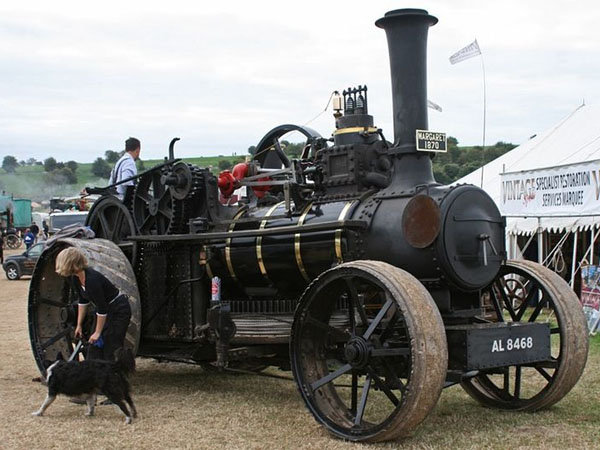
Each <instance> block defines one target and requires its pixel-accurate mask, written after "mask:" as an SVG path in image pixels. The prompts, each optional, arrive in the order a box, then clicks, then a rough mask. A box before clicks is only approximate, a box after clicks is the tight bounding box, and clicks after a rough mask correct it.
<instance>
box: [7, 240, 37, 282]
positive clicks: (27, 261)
mask: <svg viewBox="0 0 600 450" xmlns="http://www.w3.org/2000/svg"><path fill="white" fill-rule="evenodd" d="M44 247H45V243H43V242H41V243H39V244H35V245H34V246H32V247H31V248H30V249H29V250H27V251H26V252H23V253H22V254H20V255H12V256H7V257H6V258H4V264H3V265H2V268H3V269H4V272H5V273H6V278H8V279H9V280H18V279H19V278H21V277H22V276H23V275H31V274H32V273H33V268H34V267H35V263H37V260H38V258H39V257H40V255H41V254H42V252H43V251H44Z"/></svg>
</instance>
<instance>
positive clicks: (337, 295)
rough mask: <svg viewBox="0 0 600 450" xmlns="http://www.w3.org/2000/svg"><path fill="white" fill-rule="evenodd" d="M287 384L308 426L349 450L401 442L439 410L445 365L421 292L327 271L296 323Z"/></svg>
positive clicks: (356, 266)
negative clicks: (320, 428)
mask: <svg viewBox="0 0 600 450" xmlns="http://www.w3.org/2000/svg"><path fill="white" fill-rule="evenodd" d="M290 354H291V361H292V371H293V374H294V379H295V380H296V383H297V385H298V388H299V390H300V393H301V395H302V398H303V399H304V401H305V403H306V405H307V406H308V408H309V410H310V411H311V413H312V414H313V415H314V417H315V419H316V420H317V421H318V422H319V423H321V424H322V425H324V426H325V427H326V428H327V429H328V430H329V431H330V432H331V433H333V434H334V435H336V436H338V437H341V438H343V439H348V440H352V441H364V442H376V441H383V440H390V439H395V438H397V437H400V436H404V435H406V434H408V433H409V432H410V431H411V430H413V429H414V427H416V426H417V425H418V424H419V423H421V422H422V421H423V420H424V419H425V418H426V417H427V415H428V414H429V412H430V411H431V410H432V409H433V407H434V406H435V404H436V403H437V401H438V398H439V396H440V393H441V390H442V387H443V385H444V380H445V377H446V371H447V365H448V349H447V343H446V336H445V332H444V325H443V322H442V319H441V316H440V314H439V311H438V309H437V307H436V306H435V303H434V301H433V299H432V298H431V295H430V294H429V292H428V291H427V290H426V289H425V287H424V286H423V285H422V284H421V283H420V282H419V281H418V280H417V279H416V278H414V277H413V276H412V275H410V274H409V273H408V272H405V271H403V270H401V269H399V268H397V267H394V266H392V265H390V264H387V263H383V262H379V261H366V260H365V261H353V262H348V263H344V264H341V265H339V266H337V267H335V268H333V269H330V270H328V271H326V272H324V273H323V274H321V275H320V276H319V277H318V278H316V279H315V280H314V281H313V282H312V283H311V284H310V286H309V287H308V288H307V289H306V291H305V292H304V294H303V295H302V298H301V300H300V303H299V305H298V308H297V310H296V314H295V316H294V324H293V326H292V336H291V342H290Z"/></svg>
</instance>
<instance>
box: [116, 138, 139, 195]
mask: <svg viewBox="0 0 600 450" xmlns="http://www.w3.org/2000/svg"><path fill="white" fill-rule="evenodd" d="M141 149H142V144H141V143H140V141H139V139H136V138H134V137H130V138H129V139H127V140H126V141H125V153H124V154H123V156H121V158H119V160H118V161H117V163H116V164H115V167H114V168H113V170H112V171H111V173H110V179H109V183H108V184H115V183H118V182H119V181H121V180H125V179H127V178H130V177H133V176H134V175H137V167H136V165H135V161H136V160H137V159H139V157H140V151H141ZM133 184H134V180H130V181H126V182H125V183H122V184H119V185H118V186H117V194H118V197H119V198H120V199H121V200H122V199H123V197H124V196H125V191H126V190H127V186H133Z"/></svg>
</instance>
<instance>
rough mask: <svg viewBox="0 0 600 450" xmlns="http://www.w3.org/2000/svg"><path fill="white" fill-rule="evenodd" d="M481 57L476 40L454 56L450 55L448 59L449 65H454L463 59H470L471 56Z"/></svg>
mask: <svg viewBox="0 0 600 450" xmlns="http://www.w3.org/2000/svg"><path fill="white" fill-rule="evenodd" d="M477 55H481V49H480V48H479V44H478V43H477V39H475V40H474V41H473V42H471V43H470V44H469V45H467V46H466V47H464V48H461V49H460V50H459V51H457V52H456V53H455V54H454V55H452V56H451V57H450V58H449V59H450V63H452V64H456V63H459V62H461V61H464V60H465V59H469V58H472V57H473V56H477Z"/></svg>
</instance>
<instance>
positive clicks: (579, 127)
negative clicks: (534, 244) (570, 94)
mask: <svg viewBox="0 0 600 450" xmlns="http://www.w3.org/2000/svg"><path fill="white" fill-rule="evenodd" d="M598 159H600V107H598V106H589V105H582V106H580V107H579V108H577V109H576V110H575V111H573V112H572V113H571V114H569V116H567V117H566V118H565V119H563V120H562V121H561V122H559V123H558V124H557V125H556V126H554V127H553V128H551V129H550V130H548V131H546V132H545V133H541V134H538V135H537V136H535V137H533V138H531V139H530V140H529V141H527V142H525V143H524V144H522V145H520V146H518V147H516V148H515V149H513V150H511V151H510V152H508V153H505V154H504V155H502V156H501V157H499V158H497V159H495V160H493V161H491V162H490V163H488V164H486V165H485V166H484V167H483V186H482V187H483V189H484V190H485V191H486V192H487V193H488V194H489V195H490V196H491V197H492V198H493V199H494V201H495V202H496V204H497V205H498V206H500V199H501V197H500V196H501V182H500V178H501V174H502V173H503V172H516V171H523V170H533V169H539V168H548V167H556V166H562V165H566V164H574V163H581V162H586V161H594V160H598ZM481 170H482V169H478V170H476V171H475V172H472V173H470V174H469V175H467V176H465V177H463V178H461V179H460V180H458V181H457V183H471V184H474V185H476V186H480V185H481ZM539 227H541V228H542V229H543V230H547V231H552V232H561V231H575V230H580V231H581V230H587V229H590V228H592V227H594V228H598V227H600V211H598V215H597V216H590V215H588V216H584V217H582V216H578V215H577V214H576V213H574V214H573V215H572V216H570V217H564V216H561V217H543V218H539V219H538V218H536V217H529V218H526V217H510V218H508V219H507V232H508V233H509V234H532V233H535V232H536V231H538V228H539Z"/></svg>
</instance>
